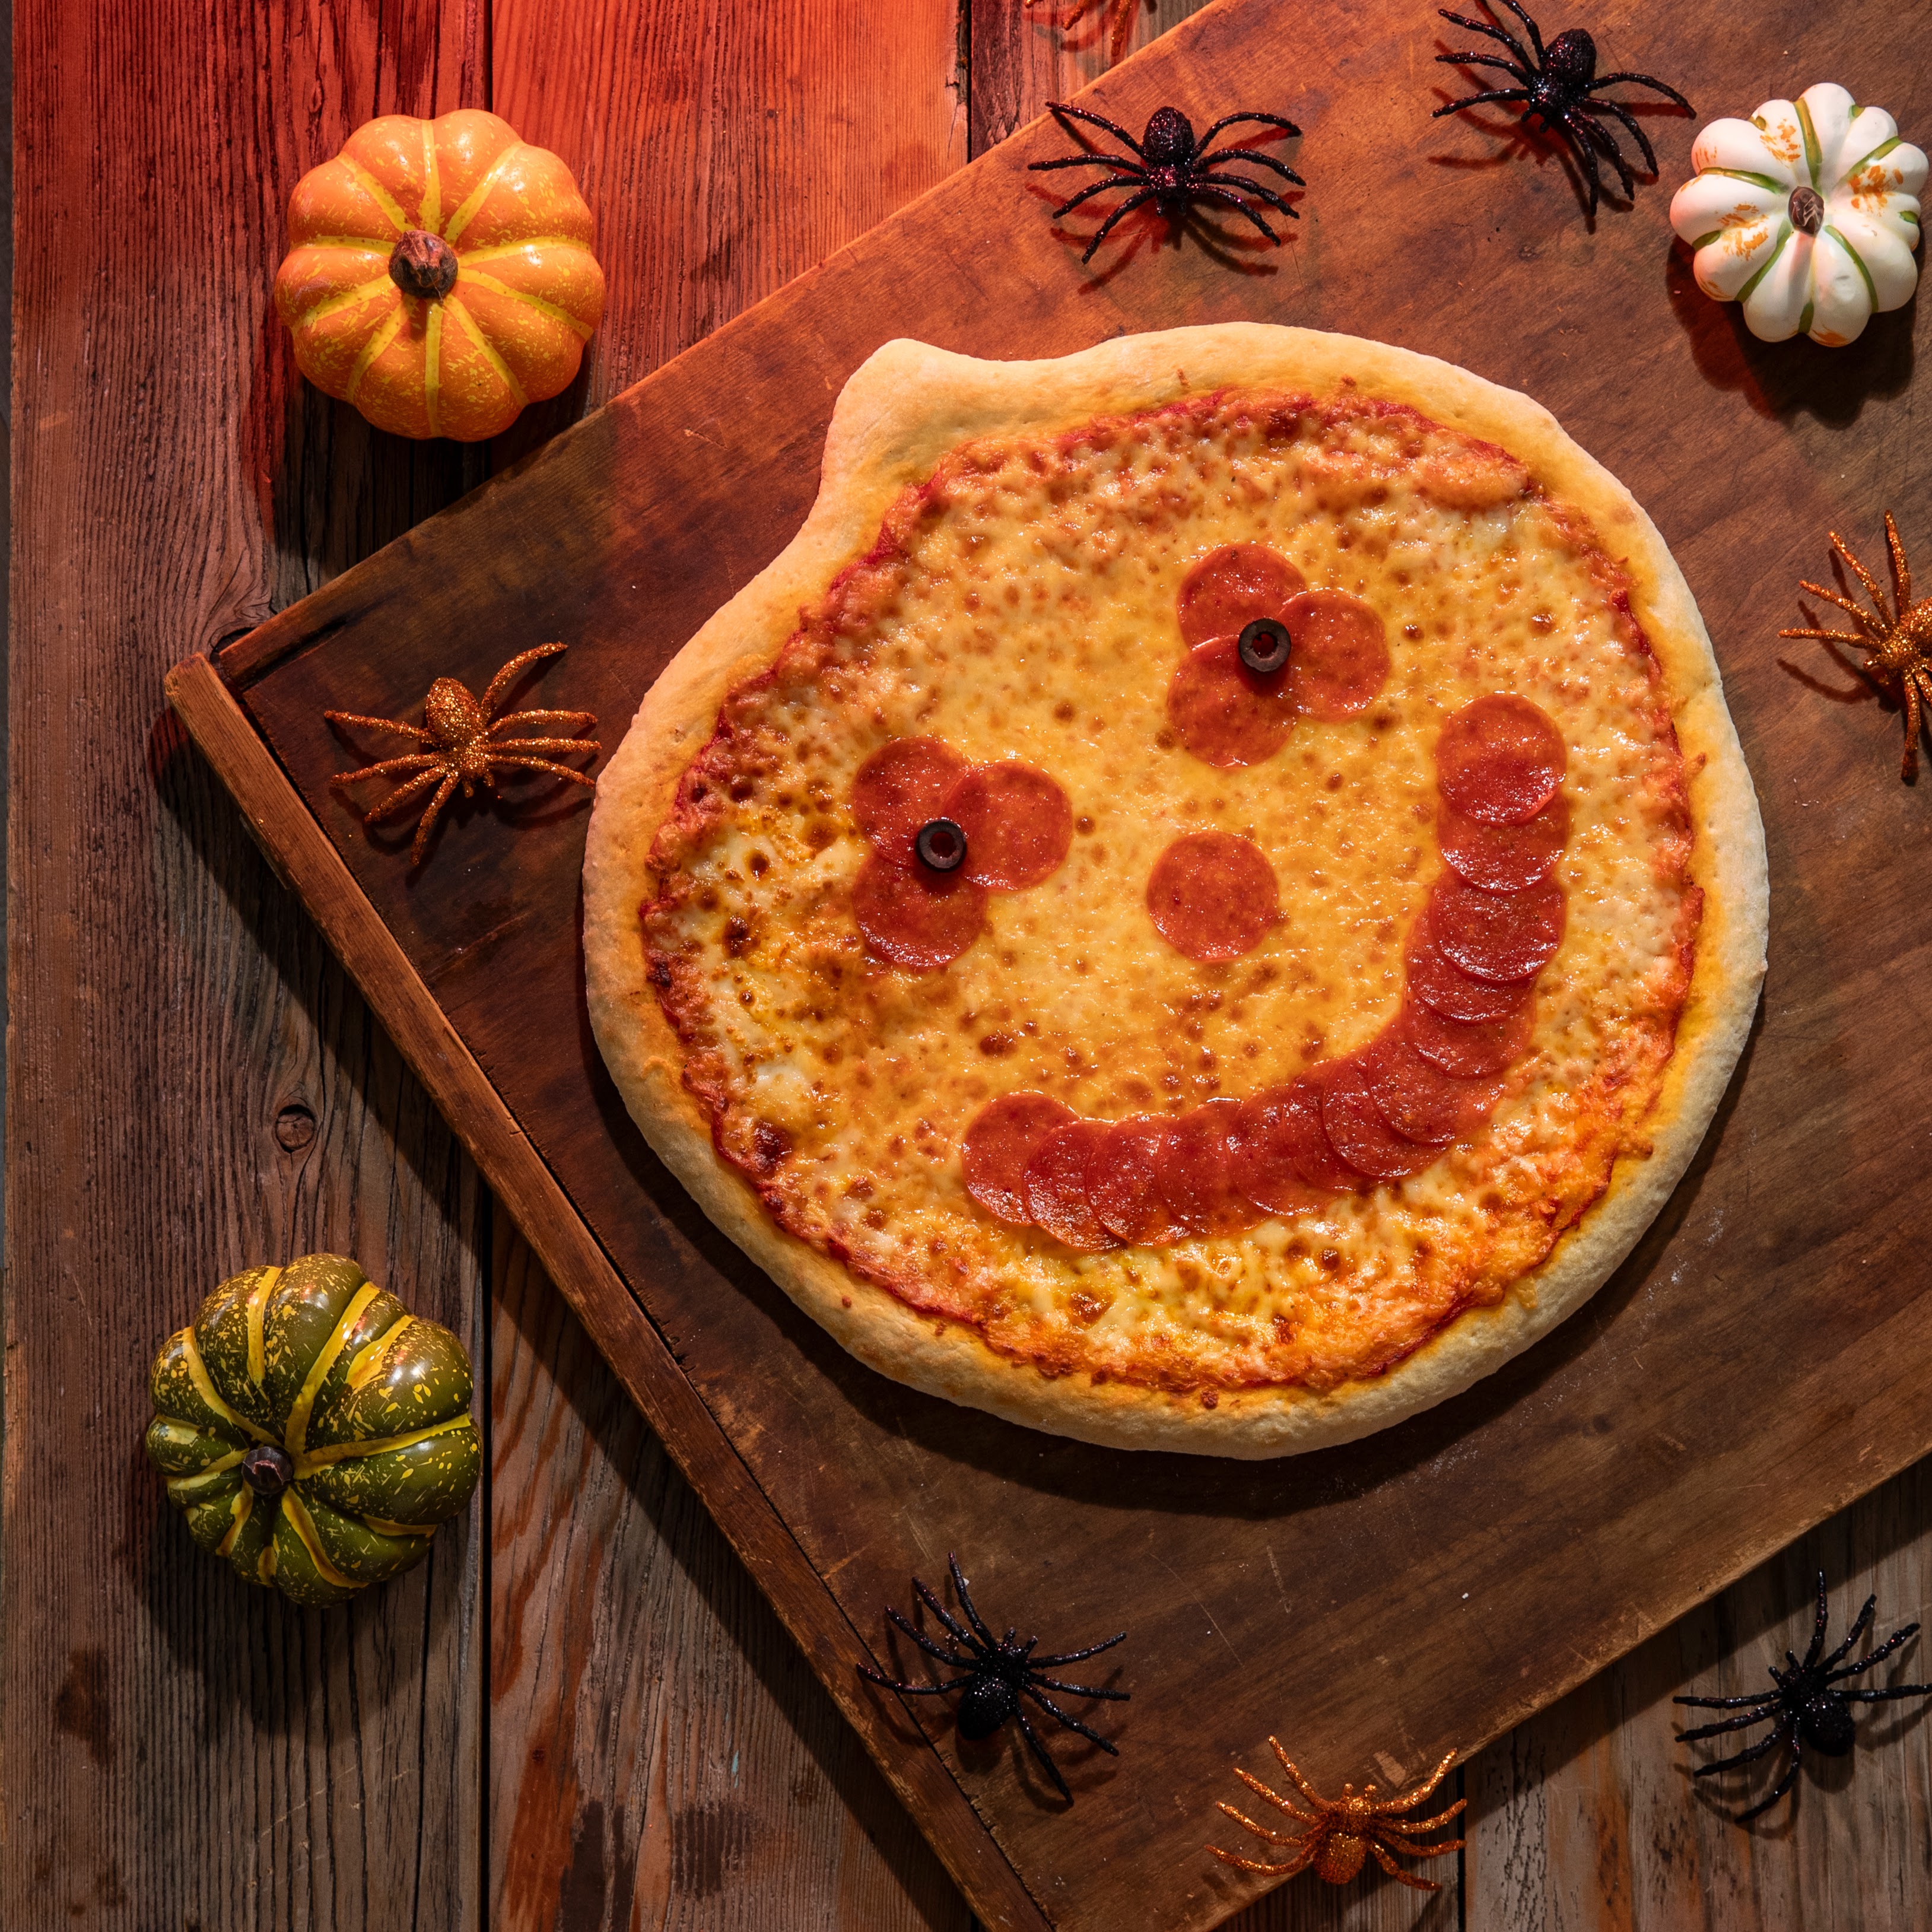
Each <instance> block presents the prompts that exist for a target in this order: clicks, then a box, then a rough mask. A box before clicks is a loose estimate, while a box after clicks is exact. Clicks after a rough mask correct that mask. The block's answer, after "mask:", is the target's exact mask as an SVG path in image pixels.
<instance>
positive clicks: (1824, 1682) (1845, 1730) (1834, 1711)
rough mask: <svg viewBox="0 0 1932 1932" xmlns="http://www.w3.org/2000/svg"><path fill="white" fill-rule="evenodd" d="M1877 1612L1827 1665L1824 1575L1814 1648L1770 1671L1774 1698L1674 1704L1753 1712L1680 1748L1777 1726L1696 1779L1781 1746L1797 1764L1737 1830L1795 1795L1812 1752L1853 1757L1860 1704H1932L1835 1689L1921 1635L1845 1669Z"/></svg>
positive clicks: (1900, 1637)
mask: <svg viewBox="0 0 1932 1932" xmlns="http://www.w3.org/2000/svg"><path fill="white" fill-rule="evenodd" d="M1877 1607H1878V1599H1877V1598H1876V1597H1867V1598H1866V1599H1865V1607H1864V1609H1863V1610H1861V1611H1859V1613H1858V1622H1856V1623H1855V1624H1853V1625H1852V1628H1851V1634H1850V1635H1849V1637H1846V1639H1845V1640H1844V1642H1843V1643H1841V1644H1840V1645H1839V1646H1838V1649H1836V1650H1835V1651H1833V1652H1832V1654H1831V1655H1830V1656H1829V1657H1828V1658H1825V1659H1824V1661H1823V1662H1822V1663H1821V1662H1820V1661H1819V1653H1820V1652H1821V1651H1822V1650H1823V1649H1824V1648H1825V1616H1826V1609H1825V1573H1824V1571H1822V1570H1821V1571H1819V1573H1818V1621H1817V1622H1816V1623H1815V1624H1814V1625H1813V1626H1812V1628H1811V1649H1809V1650H1808V1651H1807V1652H1805V1660H1804V1661H1803V1662H1802V1664H1801V1663H1800V1662H1799V1660H1798V1658H1797V1657H1796V1655H1795V1654H1794V1653H1793V1652H1791V1651H1789V1650H1787V1652H1785V1653H1784V1655H1785V1658H1786V1661H1787V1662H1788V1663H1789V1664H1790V1666H1791V1668H1790V1670H1779V1669H1778V1666H1777V1665H1776V1664H1773V1665H1772V1667H1771V1674H1772V1679H1773V1681H1774V1682H1775V1683H1776V1684H1777V1685H1778V1688H1777V1689H1776V1690H1775V1691H1768V1692H1766V1693H1765V1694H1763V1695H1762V1696H1760V1697H1676V1698H1673V1699H1672V1700H1671V1701H1672V1702H1673V1703H1677V1704H1694V1705H1697V1706H1699V1707H1700V1709H1704V1710H1709V1711H1735V1710H1739V1709H1742V1708H1743V1707H1744V1706H1747V1705H1748V1706H1751V1709H1748V1710H1745V1712H1744V1715H1742V1717H1736V1718H1725V1719H1724V1721H1722V1722H1721V1723H1719V1724H1700V1725H1699V1726H1698V1727H1697V1729H1696V1730H1690V1731H1684V1732H1682V1733H1679V1741H1680V1742H1682V1743H1685V1744H1691V1743H1693V1742H1695V1741H1696V1740H1697V1739H1700V1738H1715V1737H1716V1736H1718V1734H1719V1733H1721V1732H1724V1731H1736V1730H1743V1729H1744V1728H1745V1727H1746V1726H1748V1725H1751V1724H1763V1723H1766V1722H1769V1723H1771V1724H1774V1725H1775V1727H1776V1728H1775V1730H1773V1731H1772V1734H1771V1736H1769V1737H1768V1738H1765V1739H1762V1740H1760V1742H1758V1743H1757V1744H1754V1745H1751V1747H1750V1748H1748V1749H1747V1750H1745V1751H1739V1752H1738V1753H1737V1754H1736V1756H1735V1757H1721V1758H1716V1759H1714V1760H1712V1762H1711V1763H1709V1764H1700V1766H1698V1767H1697V1776H1698V1777H1700V1778H1709V1777H1710V1776H1711V1775H1712V1773H1714V1772H1720V1771H1730V1770H1733V1769H1736V1766H1739V1765H1741V1764H1749V1763H1751V1762H1752V1761H1753V1760H1754V1759H1757V1758H1761V1757H1763V1756H1764V1755H1765V1754H1766V1752H1767V1751H1775V1750H1776V1749H1777V1748H1778V1746H1779V1745H1781V1744H1784V1745H1790V1748H1791V1762H1790V1764H1788V1765H1787V1766H1786V1767H1785V1771H1784V1776H1783V1777H1782V1778H1780V1779H1779V1780H1778V1783H1777V1784H1776V1786H1775V1787H1774V1789H1773V1790H1772V1794H1771V1796H1769V1798H1767V1799H1764V1800H1763V1802H1761V1803H1759V1804H1757V1805H1753V1806H1751V1808H1750V1810H1749V1811H1740V1812H1739V1813H1738V1814H1737V1819H1736V1822H1737V1823H1739V1824H1740V1825H1742V1824H1744V1823H1746V1822H1748V1820H1751V1819H1753V1818H1755V1817H1757V1815H1758V1814H1759V1813H1760V1812H1761V1811H1769V1810H1770V1809H1771V1808H1772V1806H1773V1805H1775V1804H1776V1803H1777V1802H1778V1800H1779V1799H1781V1798H1782V1797H1783V1796H1784V1794H1785V1793H1787V1791H1789V1790H1790V1789H1791V1787H1792V1785H1793V1783H1794V1782H1795V1781H1796V1778H1797V1776H1798V1766H1799V1763H1800V1762H1801V1760H1802V1759H1803V1757H1804V1755H1805V1746H1806V1745H1810V1746H1811V1748H1812V1749H1813V1750H1814V1751H1818V1752H1821V1753H1822V1754H1823V1755H1824V1756H1825V1757H1844V1756H1845V1755H1846V1753H1847V1752H1848V1751H1850V1749H1851V1748H1852V1736H1853V1733H1852V1706H1853V1705H1854V1704H1882V1703H1885V1702H1886V1701H1887V1700H1888V1699H1890V1698H1893V1697H1932V1684H1894V1685H1893V1686H1892V1687H1891V1689H1890V1690H1888V1691H1835V1690H1833V1689H1832V1685H1835V1683H1837V1682H1838V1680H1839V1679H1840V1678H1841V1677H1857V1676H1861V1675H1862V1674H1863V1673H1864V1672H1866V1671H1867V1670H1870V1668H1871V1667H1872V1666H1873V1664H1876V1663H1878V1662H1879V1661H1880V1660H1881V1659H1882V1658H1888V1657H1889V1656H1890V1655H1891V1653H1892V1652H1894V1650H1896V1649H1897V1648H1898V1647H1899V1646H1900V1644H1902V1643H1904V1642H1905V1641H1906V1639H1907V1638H1909V1637H1912V1635H1913V1634H1915V1632H1916V1631H1917V1630H1918V1625H1916V1624H1907V1625H1906V1627H1905V1628H1904V1629H1903V1630H1902V1631H1896V1632H1894V1634H1892V1635H1891V1637H1888V1638H1886V1640H1885V1642H1884V1643H1882V1644H1880V1645H1879V1647H1878V1648H1877V1649H1876V1650H1875V1651H1873V1652H1871V1653H1870V1655H1869V1656H1867V1657H1862V1658H1860V1659H1859V1660H1858V1662H1857V1663H1855V1664H1845V1665H1843V1666H1842V1667H1839V1662H1838V1661H1839V1659H1840V1658H1842V1657H1843V1655H1845V1653H1846V1652H1847V1651H1848V1650H1849V1649H1851V1647H1852V1645H1853V1644H1855V1643H1857V1642H1858V1639H1859V1638H1860V1637H1862V1636H1864V1634H1865V1632H1866V1631H1867V1630H1868V1629H1869V1628H1870V1626H1871V1620H1872V1613H1873V1610H1876V1608H1877Z"/></svg>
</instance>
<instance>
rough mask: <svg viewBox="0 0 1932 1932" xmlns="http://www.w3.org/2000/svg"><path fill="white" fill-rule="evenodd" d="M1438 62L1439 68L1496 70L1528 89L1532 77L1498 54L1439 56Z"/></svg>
mask: <svg viewBox="0 0 1932 1932" xmlns="http://www.w3.org/2000/svg"><path fill="white" fill-rule="evenodd" d="M1436 65H1438V66H1439V67H1493V68H1499V69H1500V70H1501V71H1502V72H1503V73H1505V74H1508V76H1509V77H1510V78H1511V80H1514V81H1517V82H1518V83H1520V84H1521V85H1522V86H1525V87H1527V86H1529V82H1530V77H1529V75H1528V74H1526V73H1525V72H1524V71H1523V69H1522V68H1520V67H1518V66H1517V64H1516V62H1514V61H1508V60H1504V59H1502V58H1501V57H1500V56H1499V55H1496V54H1472V53H1460V54H1438V55H1436Z"/></svg>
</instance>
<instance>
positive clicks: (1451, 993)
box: [1404, 916, 1536, 1020]
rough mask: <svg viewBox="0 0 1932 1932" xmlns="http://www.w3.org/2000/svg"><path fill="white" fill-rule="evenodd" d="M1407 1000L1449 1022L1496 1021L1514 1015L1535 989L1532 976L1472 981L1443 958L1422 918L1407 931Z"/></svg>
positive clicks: (1427, 923) (1461, 970) (1425, 920)
mask: <svg viewBox="0 0 1932 1932" xmlns="http://www.w3.org/2000/svg"><path fill="white" fill-rule="evenodd" d="M1404 966H1405V971H1406V976H1407V980H1408V986H1409V998H1410V999H1411V1000H1413V1001H1421V1004H1423V1005H1424V1006H1425V1007H1430V1008H1431V1009H1433V1010H1434V1011H1435V1012H1436V1013H1440V1014H1441V1015H1442V1016H1443V1018H1444V1019H1451V1020H1499V1019H1502V1017H1503V1016H1504V1015H1505V1013H1514V1012H1515V1010H1517V1007H1520V1006H1521V1005H1522V1004H1523V1001H1526V999H1528V998H1529V996H1530V994H1531V993H1532V991H1533V990H1534V989H1535V986H1536V980H1535V975H1534V974H1532V975H1531V977H1529V978H1528V979H1526V980H1500V981H1491V980H1472V979H1471V978H1470V977H1469V974H1466V972H1464V971H1463V969H1462V968H1461V967H1460V966H1452V965H1451V964H1450V963H1449V962H1448V960H1446V959H1444V958H1443V956H1442V951H1441V950H1440V948H1439V947H1437V945H1436V941H1434V940H1433V938H1430V932H1429V920H1428V919H1427V916H1424V917H1423V918H1421V919H1418V920H1417V921H1416V922H1415V925H1414V926H1412V927H1411V928H1410V929H1409V952H1408V956H1407V958H1406V961H1405V962H1404Z"/></svg>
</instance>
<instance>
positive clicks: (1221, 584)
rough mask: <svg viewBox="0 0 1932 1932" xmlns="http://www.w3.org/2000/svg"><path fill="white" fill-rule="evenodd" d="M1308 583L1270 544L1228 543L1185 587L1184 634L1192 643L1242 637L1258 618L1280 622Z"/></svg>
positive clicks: (1208, 557) (1203, 563)
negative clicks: (1292, 601)
mask: <svg viewBox="0 0 1932 1932" xmlns="http://www.w3.org/2000/svg"><path fill="white" fill-rule="evenodd" d="M1307 581H1308V580H1307V577H1304V576H1303V575H1302V574H1301V571H1298V570H1297V569H1296V568H1295V565H1293V564H1292V563H1290V562H1289V560H1288V559H1287V558H1286V557H1285V556H1282V555H1280V553H1278V552H1277V551H1274V550H1270V549H1269V548H1268V546H1267V544H1223V545H1222V547H1220V549H1219V550H1210V551H1209V552H1208V554H1207V555H1206V556H1204V557H1203V558H1202V559H1201V560H1200V562H1198V563H1197V564H1196V565H1194V567H1193V569H1191V570H1190V571H1189V572H1188V573H1187V577H1186V579H1185V580H1184V581H1183V583H1182V584H1181V598H1180V602H1179V605H1178V615H1179V616H1180V619H1181V635H1182V636H1183V637H1185V638H1186V639H1187V641H1188V642H1189V643H1190V644H1205V643H1207V641H1208V639H1209V638H1210V637H1235V636H1238V635H1239V634H1240V633H1241V629H1242V627H1243V626H1244V625H1248V624H1251V623H1253V622H1254V620H1255V619H1256V618H1257V617H1279V616H1280V615H1281V613H1282V611H1283V609H1284V608H1285V607H1286V604H1287V603H1288V600H1289V598H1291V597H1292V596H1293V595H1295V592H1297V591H1298V590H1299V589H1301V588H1302V587H1303V586H1304V585H1305V584H1306V583H1307Z"/></svg>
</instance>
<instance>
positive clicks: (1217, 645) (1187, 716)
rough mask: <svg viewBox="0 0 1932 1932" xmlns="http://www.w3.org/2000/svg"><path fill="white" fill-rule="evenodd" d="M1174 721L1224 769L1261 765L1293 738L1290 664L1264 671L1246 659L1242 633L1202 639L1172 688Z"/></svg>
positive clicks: (1190, 743) (1193, 747)
mask: <svg viewBox="0 0 1932 1932" xmlns="http://www.w3.org/2000/svg"><path fill="white" fill-rule="evenodd" d="M1167 716H1168V721H1169V724H1172V726H1173V727H1174V729H1175V733H1176V735H1177V736H1178V737H1179V738H1180V739H1181V742H1182V744H1184V745H1186V746H1187V748H1188V750H1189V751H1192V752H1193V754H1194V755H1195V757H1197V758H1199V759H1200V760H1202V763H1205V764H1210V765H1219V766H1221V767H1222V768H1223V769H1224V770H1225V769H1232V767H1234V766H1237V765H1258V764H1259V763H1261V762H1262V760H1263V759H1264V758H1271V757H1274V754H1275V753H1276V752H1277V751H1280V749H1281V748H1282V747H1283V745H1285V744H1286V743H1287V742H1288V736H1289V733H1290V732H1291V731H1292V730H1294V729H1295V703H1294V700H1292V698H1291V697H1289V691H1288V672H1287V670H1286V669H1285V668H1284V669H1283V670H1277V671H1274V672H1271V673H1269V674H1268V676H1265V677H1258V676H1256V674H1255V673H1253V671H1251V670H1249V668H1248V667H1247V665H1246V664H1244V663H1242V661H1241V639H1240V637H1238V636H1237V637H1217V638H1216V639H1214V641H1213V642H1212V643H1205V644H1197V645H1196V646H1195V648H1194V649H1193V650H1191V651H1190V652H1188V653H1187V656H1186V657H1184V658H1182V659H1181V668H1180V669H1179V670H1178V671H1176V672H1175V674H1174V682H1172V684H1171V685H1169V686H1168V688H1167Z"/></svg>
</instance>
